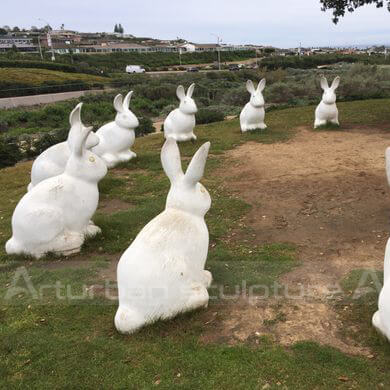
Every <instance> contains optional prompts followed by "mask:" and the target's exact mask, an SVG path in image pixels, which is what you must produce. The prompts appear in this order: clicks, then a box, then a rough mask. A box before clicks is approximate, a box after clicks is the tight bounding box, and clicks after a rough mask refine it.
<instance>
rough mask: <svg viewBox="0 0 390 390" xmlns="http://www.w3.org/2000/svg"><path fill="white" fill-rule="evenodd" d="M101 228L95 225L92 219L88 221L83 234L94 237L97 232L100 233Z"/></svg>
mask: <svg viewBox="0 0 390 390" xmlns="http://www.w3.org/2000/svg"><path fill="white" fill-rule="evenodd" d="M101 232H102V229H100V227H99V226H96V225H95V224H94V223H93V221H89V223H88V226H87V227H86V228H85V235H86V236H87V237H95V236H96V235H97V234H100V233H101Z"/></svg>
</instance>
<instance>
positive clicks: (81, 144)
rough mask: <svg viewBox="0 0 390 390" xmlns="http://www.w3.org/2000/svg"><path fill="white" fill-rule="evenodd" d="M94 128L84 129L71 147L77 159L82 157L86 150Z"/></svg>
mask: <svg viewBox="0 0 390 390" xmlns="http://www.w3.org/2000/svg"><path fill="white" fill-rule="evenodd" d="M92 129H93V127H92V126H91V127H82V128H81V129H80V132H79V133H78V134H77V135H76V136H75V138H74V141H73V143H72V145H71V149H72V153H73V154H74V155H76V156H77V157H81V156H82V155H83V153H84V151H85V150H86V146H85V143H86V142H87V138H88V135H89V133H90V132H91V131H92Z"/></svg>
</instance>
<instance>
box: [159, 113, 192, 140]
mask: <svg viewBox="0 0 390 390" xmlns="http://www.w3.org/2000/svg"><path fill="white" fill-rule="evenodd" d="M195 124H196V120H195V115H193V114H184V113H183V112H182V111H181V110H180V108H176V109H175V110H173V111H171V112H170V113H169V115H168V116H167V118H166V119H165V121H164V133H165V134H166V135H169V134H182V135H185V134H192V133H193V131H194V127H195Z"/></svg>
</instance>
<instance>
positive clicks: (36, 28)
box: [30, 26, 39, 32]
mask: <svg viewBox="0 0 390 390" xmlns="http://www.w3.org/2000/svg"><path fill="white" fill-rule="evenodd" d="M30 30H31V31H34V32H37V31H39V29H38V27H37V26H31V27H30Z"/></svg>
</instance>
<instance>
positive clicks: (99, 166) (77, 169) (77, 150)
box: [65, 107, 107, 183]
mask: <svg viewBox="0 0 390 390" xmlns="http://www.w3.org/2000/svg"><path fill="white" fill-rule="evenodd" d="M80 108H81V107H80ZM91 131H92V127H85V126H82V125H79V126H72V129H71V132H72V137H71V140H72V142H71V143H69V149H70V152H71V154H70V157H69V159H68V162H67V164H66V167H65V173H67V174H69V175H70V176H73V177H77V178H80V179H82V180H83V181H87V182H91V183H97V182H99V181H100V180H101V179H102V178H103V177H104V176H105V175H106V174H107V166H106V164H105V163H104V161H103V160H102V159H101V158H100V157H99V156H97V155H96V154H94V153H92V152H91V151H90V150H88V149H87V140H88V137H89V136H90V134H91Z"/></svg>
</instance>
